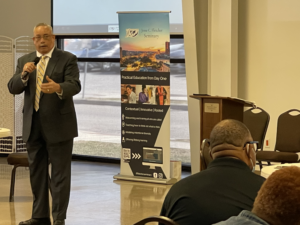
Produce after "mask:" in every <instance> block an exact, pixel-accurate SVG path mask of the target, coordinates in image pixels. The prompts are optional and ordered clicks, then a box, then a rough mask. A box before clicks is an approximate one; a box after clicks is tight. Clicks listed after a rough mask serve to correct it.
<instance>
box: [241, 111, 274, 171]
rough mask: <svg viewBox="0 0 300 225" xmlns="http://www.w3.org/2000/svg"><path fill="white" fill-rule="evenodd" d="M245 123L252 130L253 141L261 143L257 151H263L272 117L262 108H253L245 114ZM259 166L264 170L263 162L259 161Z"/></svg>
mask: <svg viewBox="0 0 300 225" xmlns="http://www.w3.org/2000/svg"><path fill="white" fill-rule="evenodd" d="M243 122H244V124H245V125H246V126H247V127H248V129H249V130H250V133H251V135H252V138H253V140H254V141H258V142H259V143H258V145H257V149H260V150H261V151H263V147H264V142H265V137H266V133H267V130H268V126H269V122H270V115H269V114H268V113H267V112H266V111H265V110H263V109H262V108H259V107H257V108H251V109H248V110H246V111H245V112H244V121H243ZM258 164H259V167H260V169H262V163H261V161H258Z"/></svg>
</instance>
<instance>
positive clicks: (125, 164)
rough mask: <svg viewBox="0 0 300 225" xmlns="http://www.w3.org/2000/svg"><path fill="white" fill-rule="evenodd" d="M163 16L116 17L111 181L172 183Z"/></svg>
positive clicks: (167, 41) (167, 51) (167, 57)
mask: <svg viewBox="0 0 300 225" xmlns="http://www.w3.org/2000/svg"><path fill="white" fill-rule="evenodd" d="M169 13H170V12H169V11H164V12H118V14H119V38H120V54H121V55H120V66H121V108H122V109H121V110H122V112H121V128H122V129H121V133H122V134H121V142H122V149H121V169H120V173H119V174H118V175H115V176H114V178H115V179H122V180H134V181H142V182H154V183H163V184H173V183H175V182H176V181H177V180H176V179H175V178H171V177H170V30H169Z"/></svg>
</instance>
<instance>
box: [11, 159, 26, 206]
mask: <svg viewBox="0 0 300 225" xmlns="http://www.w3.org/2000/svg"><path fill="white" fill-rule="evenodd" d="M7 162H8V164H9V165H13V166H14V168H13V170H12V171H11V181H10V194H9V201H10V202H11V201H12V199H13V196H14V192H15V180H16V169H17V168H18V167H20V166H21V167H29V162H28V156H27V153H11V154H9V155H8V157H7Z"/></svg>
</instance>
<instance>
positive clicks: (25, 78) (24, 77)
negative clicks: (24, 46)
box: [22, 57, 41, 80]
mask: <svg viewBox="0 0 300 225" xmlns="http://www.w3.org/2000/svg"><path fill="white" fill-rule="evenodd" d="M40 59H41V58H39V57H36V58H35V59H34V60H33V63H34V65H35V66H36V65H37V64H38V63H39V61H40ZM28 75H29V73H28V72H27V71H25V72H24V74H23V75H22V79H23V80H27V77H28Z"/></svg>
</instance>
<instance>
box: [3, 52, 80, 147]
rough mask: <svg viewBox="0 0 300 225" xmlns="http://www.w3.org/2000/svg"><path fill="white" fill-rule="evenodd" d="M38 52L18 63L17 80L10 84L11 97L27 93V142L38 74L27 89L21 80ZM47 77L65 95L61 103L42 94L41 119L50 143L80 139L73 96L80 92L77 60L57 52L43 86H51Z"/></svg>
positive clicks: (25, 112) (52, 97)
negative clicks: (28, 63) (78, 137)
mask: <svg viewBox="0 0 300 225" xmlns="http://www.w3.org/2000/svg"><path fill="white" fill-rule="evenodd" d="M35 58H36V52H32V53H30V54H27V55H25V56H23V57H21V58H19V60H18V65H17V68H16V72H15V74H14V76H13V77H12V78H11V79H10V81H9V82H8V89H9V91H10V93H11V94H21V93H22V92H24V108H23V140H24V141H25V142H27V141H28V139H29V136H30V131H31V123H32V115H33V110H34V101H35V92H36V76H37V75H36V70H35V71H34V72H32V73H30V74H29V80H28V82H27V85H26V86H25V84H24V83H23V81H22V79H21V73H22V70H23V67H24V64H25V63H27V62H33V60H34V59H35ZM46 75H48V76H49V78H50V79H52V80H53V81H54V82H56V83H59V84H60V86H61V88H62V90H63V95H62V98H61V99H60V98H59V96H58V95H57V94H56V93H53V94H44V93H43V92H41V97H40V103H39V116H40V119H41V126H42V129H43V131H44V134H45V138H46V141H47V142H49V143H58V142H62V141H66V140H70V139H72V138H74V137H77V136H78V131H77V120H76V113H75V108H74V102H73V96H74V95H76V94H77V93H79V92H80V90H81V85H80V80H79V70H78V65H77V58H76V56H74V55H73V54H71V53H69V52H65V51H62V50H60V49H57V48H55V49H54V51H53V53H52V57H51V58H50V59H49V62H48V65H47V69H46V72H45V76H44V80H43V83H47V82H48V81H47V80H46Z"/></svg>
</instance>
